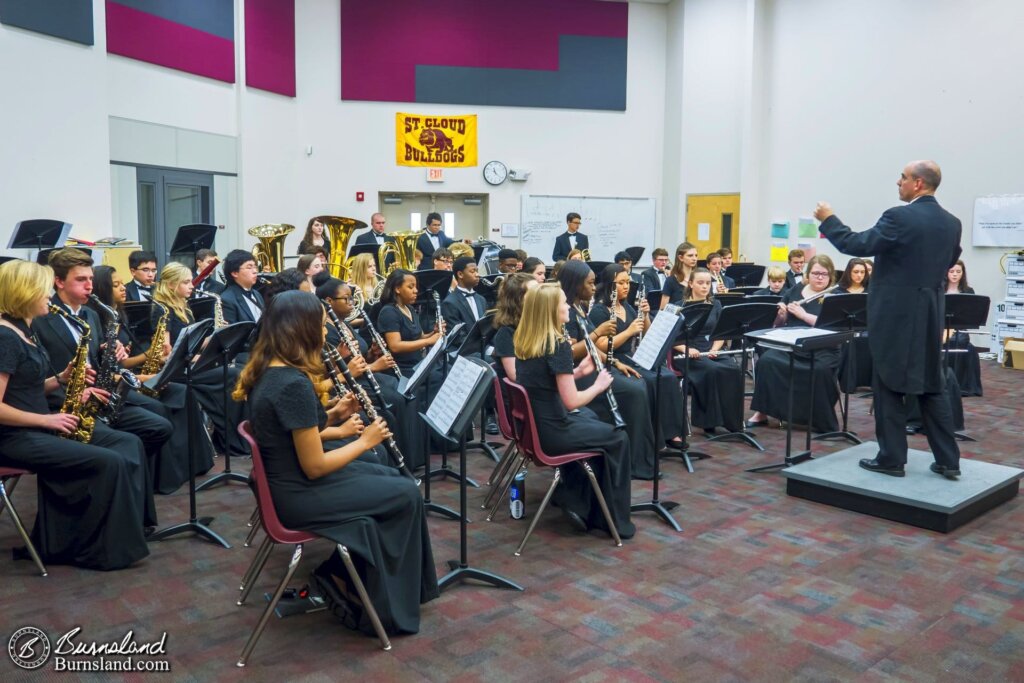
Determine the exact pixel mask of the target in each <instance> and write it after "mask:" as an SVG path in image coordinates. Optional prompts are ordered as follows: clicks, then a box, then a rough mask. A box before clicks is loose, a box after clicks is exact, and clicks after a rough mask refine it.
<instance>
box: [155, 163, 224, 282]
mask: <svg viewBox="0 0 1024 683" xmlns="http://www.w3.org/2000/svg"><path fill="white" fill-rule="evenodd" d="M138 187H139V243H140V244H141V245H142V248H143V249H147V250H149V251H153V252H154V253H156V255H157V260H158V261H159V262H160V263H161V264H163V263H166V262H167V261H168V260H169V258H170V255H169V253H168V250H169V249H170V248H171V245H172V244H173V243H174V236H175V235H176V234H177V232H178V228H179V227H181V226H182V225H191V224H192V223H211V222H212V221H213V175H212V174H210V173H197V172H194V171H178V170H174V169H166V168H155V167H151V166H140V167H139V168H138ZM179 260H181V261H182V262H183V263H185V264H186V265H189V266H191V265H192V264H191V258H190V257H189V258H183V259H179Z"/></svg>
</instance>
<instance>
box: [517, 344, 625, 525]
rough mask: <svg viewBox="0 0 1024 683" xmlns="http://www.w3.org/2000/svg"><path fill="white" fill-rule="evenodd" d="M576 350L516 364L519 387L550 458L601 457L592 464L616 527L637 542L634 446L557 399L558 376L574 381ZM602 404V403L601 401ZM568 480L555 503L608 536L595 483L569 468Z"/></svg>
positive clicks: (567, 349) (561, 349)
mask: <svg viewBox="0 0 1024 683" xmlns="http://www.w3.org/2000/svg"><path fill="white" fill-rule="evenodd" d="M572 371H573V365H572V347H570V346H569V343H568V342H559V344H558V346H557V348H556V349H555V351H554V353H552V354H550V355H547V356H541V357H539V358H531V359H529V360H522V359H516V379H517V380H518V381H517V384H519V385H520V386H522V387H523V388H524V389H526V393H527V395H528V396H529V398H530V407H531V408H532V409H533V419H534V421H535V422H536V426H537V433H538V435H539V436H540V445H541V447H542V448H543V449H544V452H545V453H547V454H549V455H559V454H562V453H577V452H580V451H600V452H601V453H604V457H602V458H594V459H593V460H591V461H590V462H591V466H592V467H593V468H594V474H595V475H596V476H597V481H598V484H599V485H600V487H601V493H602V494H603V495H604V497H605V501H606V502H607V503H608V509H609V511H610V512H611V516H612V521H613V522H615V528H616V529H617V530H618V532H619V535H620V536H621V537H622V538H632V537H633V535H634V534H635V533H636V527H635V526H634V525H633V523H632V522H631V521H630V518H629V515H630V495H631V494H630V479H631V467H630V463H631V460H632V458H631V457H630V445H629V439H628V438H627V436H626V434H625V433H624V432H622V431H616V430H615V429H613V428H612V426H611V425H609V424H608V423H607V422H604V421H603V420H599V419H598V418H597V416H596V415H594V413H593V412H591V411H590V410H587V409H586V408H581V409H580V410H579V411H578V412H575V413H569V412H568V411H567V410H566V409H565V404H564V403H562V398H561V396H559V394H558V385H557V383H556V379H555V377H556V375H570V376H571V375H572ZM601 400H602V399H601V398H600V397H598V399H597V401H601ZM562 474H563V475H564V476H563V479H562V483H561V484H559V486H558V488H557V489H555V497H554V500H555V503H556V504H557V505H558V506H559V507H561V508H563V509H565V510H569V511H571V512H575V513H576V514H578V515H579V516H580V517H582V518H583V519H584V520H586V522H587V525H588V526H590V527H591V528H599V529H604V530H605V531H608V529H607V526H608V525H607V523H606V522H605V519H604V515H603V514H602V513H601V506H600V505H599V504H598V502H597V499H596V498H595V497H594V493H593V490H592V489H591V487H590V481H589V479H588V478H587V474H586V472H584V471H583V468H582V467H579V466H578V465H576V464H570V465H568V466H566V467H563V468H562Z"/></svg>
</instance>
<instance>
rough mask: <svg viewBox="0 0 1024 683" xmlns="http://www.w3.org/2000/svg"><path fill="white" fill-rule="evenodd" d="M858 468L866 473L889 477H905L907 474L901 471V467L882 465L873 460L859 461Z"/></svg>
mask: <svg viewBox="0 0 1024 683" xmlns="http://www.w3.org/2000/svg"><path fill="white" fill-rule="evenodd" d="M859 464H860V466H861V467H862V468H864V469H866V470H867V471H868V472H878V473H879V474H888V475H889V476H890V477H905V476H907V473H906V472H904V471H903V465H883V464H881V463H880V462H878V460H877V459H874V460H867V459H864V460H861V461H860V463H859Z"/></svg>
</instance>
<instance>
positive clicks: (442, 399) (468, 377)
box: [427, 356, 486, 434]
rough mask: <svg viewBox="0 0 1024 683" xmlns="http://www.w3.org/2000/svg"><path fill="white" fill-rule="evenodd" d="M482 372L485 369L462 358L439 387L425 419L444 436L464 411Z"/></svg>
mask: <svg viewBox="0 0 1024 683" xmlns="http://www.w3.org/2000/svg"><path fill="white" fill-rule="evenodd" d="M484 372H486V368H484V367H483V366H482V365H477V364H476V363H473V362H470V361H468V360H466V359H465V358H463V357H462V356H459V357H458V358H457V359H456V361H455V364H454V365H453V366H452V369H451V370H450V371H449V372H448V377H446V378H445V380H444V384H442V385H441V389H440V390H439V391H438V392H437V396H435V397H434V401H433V402H432V403H431V404H430V407H429V408H428V409H427V417H429V418H430V421H431V422H433V423H434V424H435V425H437V426H438V427H439V428H441V429H443V430H444V433H445V434H449V433H450V432H451V430H452V425H453V424H455V420H456V419H457V418H458V417H459V414H460V413H461V412H462V411H463V410H464V409H465V407H466V402H467V401H468V400H469V397H470V394H472V393H473V387H475V386H476V384H477V382H478V381H479V380H480V375H482V374H484Z"/></svg>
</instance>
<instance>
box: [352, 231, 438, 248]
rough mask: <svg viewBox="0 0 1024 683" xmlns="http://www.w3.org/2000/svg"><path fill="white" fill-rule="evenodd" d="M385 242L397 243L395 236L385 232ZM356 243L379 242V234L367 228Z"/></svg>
mask: <svg viewBox="0 0 1024 683" xmlns="http://www.w3.org/2000/svg"><path fill="white" fill-rule="evenodd" d="M384 242H385V243H387V242H390V243H392V244H395V238H394V237H392V236H391V235H388V234H386V233H385V234H384ZM355 243H356V244H357V245H363V244H377V236H376V235H374V234H373V230H367V231H366V232H364V233H363V234H362V235H360V236H359V237H357V238H356V241H355ZM421 251H422V250H421Z"/></svg>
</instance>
